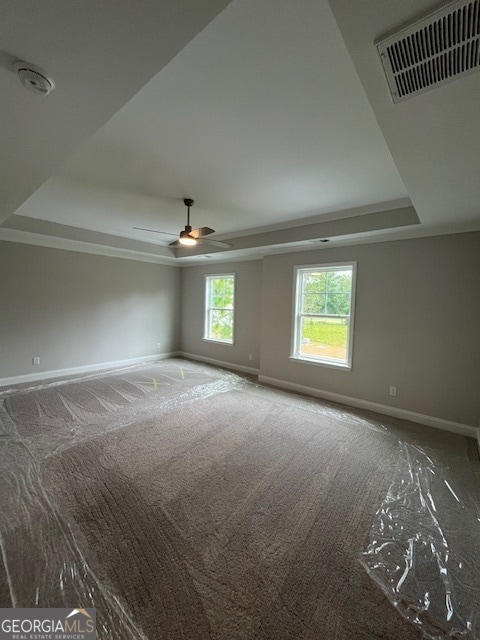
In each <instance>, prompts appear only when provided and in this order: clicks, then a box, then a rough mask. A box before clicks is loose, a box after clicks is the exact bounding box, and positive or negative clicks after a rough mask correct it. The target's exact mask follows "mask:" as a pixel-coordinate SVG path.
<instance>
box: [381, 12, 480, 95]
mask: <svg viewBox="0 0 480 640" xmlns="http://www.w3.org/2000/svg"><path fill="white" fill-rule="evenodd" d="M375 44H376V47H377V50H378V53H379V55H380V58H381V61H382V64H383V69H384V72H385V76H386V79H387V83H388V87H389V89H390V93H391V96H392V99H393V102H402V101H404V100H407V99H409V98H412V97H414V96H416V95H417V94H419V93H424V92H425V91H428V90H429V89H433V88H435V87H438V86H440V85H443V84H445V83H447V82H451V81H452V80H455V79H456V78H460V77H463V76H466V75H468V74H470V73H473V72H474V71H478V70H479V69H480V0H473V1H468V0H467V1H466V0H458V1H456V2H450V3H448V5H445V6H444V7H442V8H441V9H438V10H437V11H435V12H434V13H430V14H429V15H428V16H426V17H424V18H422V19H420V20H417V21H415V22H414V23H412V24H410V25H409V26H407V27H404V28H402V29H401V30H399V31H397V32H396V33H394V34H393V35H389V36H388V37H386V38H383V39H381V40H379V41H378V42H376V43H375Z"/></svg>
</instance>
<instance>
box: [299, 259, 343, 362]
mask: <svg viewBox="0 0 480 640" xmlns="http://www.w3.org/2000/svg"><path fill="white" fill-rule="evenodd" d="M355 271H356V264H355V263H345V264H330V265H315V266H308V267H297V268H296V277H295V314H294V323H293V324H294V327H293V340H292V345H293V346H292V357H293V358H297V359H300V360H307V361H312V362H316V363H323V364H330V365H338V366H341V367H350V366H351V359H352V328H353V301H354V292H355Z"/></svg>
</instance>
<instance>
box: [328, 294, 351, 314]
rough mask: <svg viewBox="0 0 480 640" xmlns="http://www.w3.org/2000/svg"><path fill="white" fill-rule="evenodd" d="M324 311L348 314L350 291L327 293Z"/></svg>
mask: <svg viewBox="0 0 480 640" xmlns="http://www.w3.org/2000/svg"><path fill="white" fill-rule="evenodd" d="M325 313H327V314H328V315H332V316H334V315H337V316H348V315H349V314H350V293H328V294H327V301H326V309H325Z"/></svg>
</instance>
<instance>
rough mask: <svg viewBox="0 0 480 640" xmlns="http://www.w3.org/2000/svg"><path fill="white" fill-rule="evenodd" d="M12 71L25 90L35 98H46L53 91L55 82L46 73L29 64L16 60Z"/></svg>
mask: <svg viewBox="0 0 480 640" xmlns="http://www.w3.org/2000/svg"><path fill="white" fill-rule="evenodd" d="M13 70H14V71H15V73H16V74H17V76H18V79H19V80H20V82H21V83H22V84H23V86H24V87H25V89H28V90H29V91H31V92H32V93H35V94H36V95H37V96H48V94H49V93H51V92H52V91H53V90H54V89H55V81H54V80H53V78H49V77H48V76H47V75H46V73H45V72H44V71H43V70H42V69H40V68H39V67H36V66H35V65H34V64H31V63H30V62H24V61H23V60H18V61H17V62H15V63H14V65H13Z"/></svg>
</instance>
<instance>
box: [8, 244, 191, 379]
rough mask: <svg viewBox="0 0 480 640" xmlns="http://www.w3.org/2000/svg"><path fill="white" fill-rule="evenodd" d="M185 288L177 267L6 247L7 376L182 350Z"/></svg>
mask: <svg viewBox="0 0 480 640" xmlns="http://www.w3.org/2000/svg"><path fill="white" fill-rule="evenodd" d="M179 288H180V269H178V268H176V267H169V266H163V265H158V264H151V263H145V262H136V261H133V260H125V259H120V258H110V257H105V256H98V255H90V254H85V253H77V252H73V251H63V250H59V249H49V248H46V247H36V246H30V245H25V244H16V243H13V242H0V378H3V377H11V376H15V375H22V374H31V373H40V372H42V371H51V370H55V369H63V368H69V367H77V366H83V365H92V364H99V363H105V362H111V361H116V360H124V359H130V358H137V357H143V356H148V355H153V354H155V353H166V352H170V351H176V350H177V349H178V346H179V326H180V320H179V309H180V307H179V298H180V294H179ZM157 342H160V343H161V347H160V348H159V349H157ZM33 356H40V358H41V365H40V366H32V362H31V360H32V357H33Z"/></svg>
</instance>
